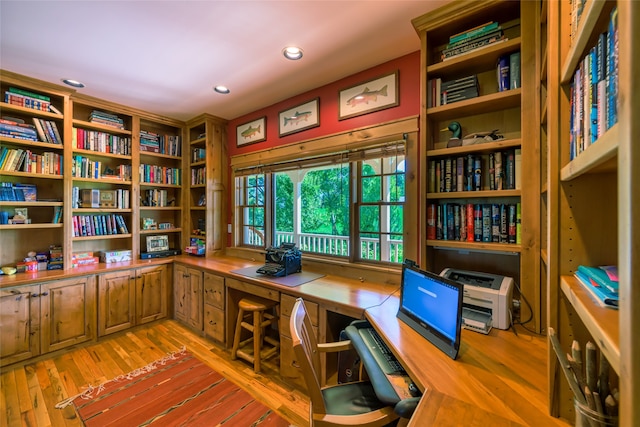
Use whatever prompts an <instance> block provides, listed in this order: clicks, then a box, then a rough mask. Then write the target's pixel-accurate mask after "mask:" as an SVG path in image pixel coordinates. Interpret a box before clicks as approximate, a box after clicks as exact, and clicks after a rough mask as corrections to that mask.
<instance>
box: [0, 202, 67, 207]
mask: <svg viewBox="0 0 640 427" xmlns="http://www.w3.org/2000/svg"><path fill="white" fill-rule="evenodd" d="M0 206H15V207H21V206H24V207H35V208H37V207H52V206H64V202H45V201H35V202H12V201H2V202H0Z"/></svg>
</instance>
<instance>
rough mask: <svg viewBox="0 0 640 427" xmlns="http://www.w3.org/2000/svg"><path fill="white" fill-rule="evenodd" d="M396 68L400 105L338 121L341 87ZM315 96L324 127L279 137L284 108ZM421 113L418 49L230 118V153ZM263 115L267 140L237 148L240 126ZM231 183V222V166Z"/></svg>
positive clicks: (273, 145) (362, 81)
mask: <svg viewBox="0 0 640 427" xmlns="http://www.w3.org/2000/svg"><path fill="white" fill-rule="evenodd" d="M396 70H398V93H399V99H398V100H399V105H397V106H395V107H391V108H387V109H385V110H380V111H376V112H373V113H368V114H364V115H362V116H358V117H353V118H350V119H346V120H338V94H339V92H340V91H341V90H343V89H347V88H349V87H352V86H357V85H359V84H361V83H364V82H367V81H369V80H373V79H376V78H378V77H382V76H384V75H386V74H388V73H390V72H393V71H396ZM315 98H320V126H318V127H315V128H312V129H308V130H304V131H301V132H297V133H295V134H292V135H286V136H284V137H282V138H280V137H278V114H279V113H280V112H281V111H284V110H287V109H289V108H291V107H294V106H296V105H298V104H302V103H305V102H307V101H310V100H312V99H315ZM418 114H420V52H419V51H416V52H414V53H410V54H408V55H405V56H402V57H400V58H396V59H394V60H392V61H389V62H385V63H384V64H380V65H378V66H376V67H373V68H370V69H368V70H365V71H362V72H360V73H357V74H354V75H351V76H349V77H346V78H344V79H342V80H338V81H336V82H333V83H330V84H328V85H326V86H322V87H319V88H317V89H314V90H311V91H309V92H306V93H303V94H301V95H298V96H295V97H293V98H289V99H287V100H285V101H282V102H279V103H277V104H274V105H271V106H269V107H265V108H263V109H262V110H258V111H254V112H253V113H251V114H247V115H245V116H242V117H238V118H236V119H233V120H231V121H229V124H228V128H227V138H228V154H229V156H234V155H237V154H246V153H251V152H253V151H259V150H265V149H268V148H273V147H278V146H282V145H287V144H292V143H295V142H299V141H305V140H309V139H313V138H319V137H322V136H325V135H331V134H335V133H340V132H346V131H349V130H352V129H358V128H362V127H367V126H371V125H375V124H377V123H385V122H389V121H393V120H397V119H402V118H405V117H410V116H417V115H418ZM262 116H266V117H267V140H266V141H263V142H258V143H255V144H250V145H245V146H242V147H237V146H236V127H237V126H238V125H242V124H244V123H247V122H250V121H252V120H255V119H258V118H260V117H262ZM229 185H230V189H229V192H228V201H227V206H228V208H229V211H228V212H227V215H228V216H227V218H229V222H231V221H232V218H233V215H232V213H233V209H234V207H233V206H231V191H233V190H232V188H233V186H234V185H235V184H234V183H233V182H231V169H229ZM231 244H232V238H231V234H228V235H227V245H231Z"/></svg>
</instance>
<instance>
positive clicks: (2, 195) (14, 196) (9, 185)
mask: <svg viewBox="0 0 640 427" xmlns="http://www.w3.org/2000/svg"><path fill="white" fill-rule="evenodd" d="M37 194H38V191H37V187H36V185H35V184H20V183H13V182H0V201H3V202H35V201H37V200H38V197H37Z"/></svg>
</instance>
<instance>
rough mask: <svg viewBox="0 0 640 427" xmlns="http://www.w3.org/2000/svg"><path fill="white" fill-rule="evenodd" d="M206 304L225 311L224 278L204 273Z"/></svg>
mask: <svg viewBox="0 0 640 427" xmlns="http://www.w3.org/2000/svg"><path fill="white" fill-rule="evenodd" d="M204 303H205V304H211V305H212V306H214V307H217V308H219V309H221V310H224V277H221V276H216V275H215V274H211V273H204Z"/></svg>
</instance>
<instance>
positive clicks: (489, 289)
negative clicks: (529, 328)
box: [440, 268, 515, 334]
mask: <svg viewBox="0 0 640 427" xmlns="http://www.w3.org/2000/svg"><path fill="white" fill-rule="evenodd" d="M440 276H443V277H445V278H447V279H450V280H454V281H456V282H459V283H462V284H464V297H463V300H462V304H463V306H464V308H465V309H467V310H463V311H466V314H465V312H463V315H462V317H463V325H464V326H465V327H466V328H468V329H473V330H477V331H478V332H482V333H485V334H486V333H489V330H491V327H492V326H493V327H494V328H498V329H509V326H510V325H511V313H510V312H511V304H512V298H513V287H514V284H515V283H514V280H513V278H512V277H506V276H500V275H497V274H489V273H481V272H478V271H466V270H457V269H453V268H445V269H444V270H442V272H441V273H440Z"/></svg>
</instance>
